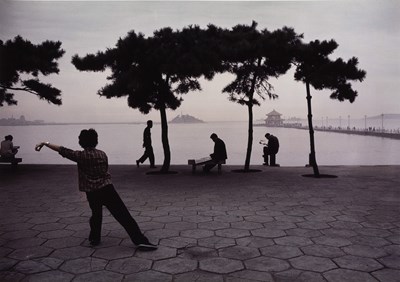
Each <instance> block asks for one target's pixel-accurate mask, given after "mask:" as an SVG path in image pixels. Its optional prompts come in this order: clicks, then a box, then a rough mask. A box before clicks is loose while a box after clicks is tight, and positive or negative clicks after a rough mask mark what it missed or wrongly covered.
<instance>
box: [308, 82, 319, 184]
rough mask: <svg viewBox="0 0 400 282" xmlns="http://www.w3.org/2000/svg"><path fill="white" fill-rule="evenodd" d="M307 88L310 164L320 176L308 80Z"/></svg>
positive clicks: (315, 173) (317, 175)
mask: <svg viewBox="0 0 400 282" xmlns="http://www.w3.org/2000/svg"><path fill="white" fill-rule="evenodd" d="M306 89H307V108H308V115H307V117H308V130H309V133H310V165H311V166H312V168H313V171H314V176H315V177H319V169H318V165H317V159H316V156H315V143H314V128H313V124H312V111H311V98H312V97H311V94H310V84H309V83H308V82H306Z"/></svg>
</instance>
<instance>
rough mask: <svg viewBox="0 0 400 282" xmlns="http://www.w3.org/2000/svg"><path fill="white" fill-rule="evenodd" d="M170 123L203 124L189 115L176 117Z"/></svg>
mask: <svg viewBox="0 0 400 282" xmlns="http://www.w3.org/2000/svg"><path fill="white" fill-rule="evenodd" d="M170 123H204V121H202V120H201V119H198V118H195V117H193V116H191V115H182V114H181V115H177V116H176V117H175V118H173V119H172V120H171V121H170Z"/></svg>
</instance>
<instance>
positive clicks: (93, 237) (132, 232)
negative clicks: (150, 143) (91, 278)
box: [35, 128, 157, 251]
mask: <svg viewBox="0 0 400 282" xmlns="http://www.w3.org/2000/svg"><path fill="white" fill-rule="evenodd" d="M97 143H98V135H97V132H96V131H95V130H94V129H92V128H91V129H84V130H82V131H81V133H80V135H79V145H80V146H81V147H82V148H83V151H73V150H71V149H68V148H65V147H62V146H59V145H55V144H51V143H49V142H41V143H39V144H37V145H36V147H35V150H36V151H40V150H41V149H42V147H43V146H46V147H48V148H50V149H52V150H53V151H56V152H58V153H59V154H60V155H61V156H63V157H64V158H67V159H69V160H71V161H73V162H76V163H77V164H78V177H79V179H78V180H79V190H80V191H82V192H85V193H86V198H87V200H88V202H89V206H90V209H91V210H92V216H91V217H90V221H89V223H90V234H89V242H90V245H92V246H97V245H99V244H100V241H101V224H102V219H103V206H106V207H107V209H108V210H109V211H110V213H111V214H112V215H113V216H114V218H115V219H116V220H117V221H118V222H119V223H120V224H121V225H122V226H123V227H124V229H125V230H126V232H127V233H128V235H129V237H130V238H131V240H132V242H133V243H134V244H135V245H137V246H138V249H139V250H143V251H151V250H156V249H157V246H156V245H153V244H151V243H150V242H149V240H148V239H147V238H146V236H145V235H144V234H143V233H142V231H141V230H140V228H139V226H138V224H137V223H136V221H135V220H134V219H133V217H132V216H131V214H130V213H129V211H128V209H127V208H126V206H125V204H124V202H123V201H122V200H121V198H120V197H119V195H118V193H117V191H115V189H114V185H113V184H112V181H111V175H110V173H109V171H108V158H107V155H106V153H104V152H103V151H100V150H98V149H96V146H97Z"/></svg>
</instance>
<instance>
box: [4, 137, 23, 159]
mask: <svg viewBox="0 0 400 282" xmlns="http://www.w3.org/2000/svg"><path fill="white" fill-rule="evenodd" d="M12 141H13V137H12V135H7V136H5V137H4V140H3V141H1V148H0V155H1V157H2V158H5V159H12V158H14V157H15V155H16V154H17V153H18V149H19V146H14V144H13V142H12Z"/></svg>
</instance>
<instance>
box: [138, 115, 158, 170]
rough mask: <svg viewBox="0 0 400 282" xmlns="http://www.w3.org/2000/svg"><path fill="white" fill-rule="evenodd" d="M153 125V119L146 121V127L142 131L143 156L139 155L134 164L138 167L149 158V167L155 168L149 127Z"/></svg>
mask: <svg viewBox="0 0 400 282" xmlns="http://www.w3.org/2000/svg"><path fill="white" fill-rule="evenodd" d="M152 127H153V121H152V120H148V121H147V127H146V128H145V129H144V131H143V148H144V153H143V156H141V157H140V159H138V160H136V165H137V167H139V165H140V164H141V163H143V162H144V161H145V160H147V158H149V161H150V168H156V167H155V165H154V152H153V146H152V145H151V131H150V130H151V128H152Z"/></svg>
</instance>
